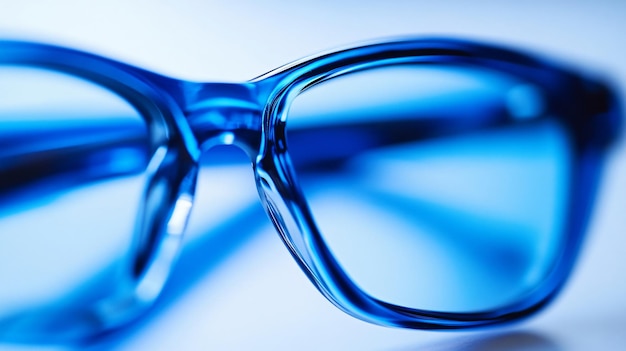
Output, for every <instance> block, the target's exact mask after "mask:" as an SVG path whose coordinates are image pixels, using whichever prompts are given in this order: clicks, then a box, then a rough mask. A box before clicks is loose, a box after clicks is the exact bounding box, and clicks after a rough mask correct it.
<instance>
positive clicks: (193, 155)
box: [0, 38, 621, 340]
mask: <svg viewBox="0 0 626 351" xmlns="http://www.w3.org/2000/svg"><path fill="white" fill-rule="evenodd" d="M404 63H412V64H429V63H452V64H457V63H461V64H471V65H476V66H480V67H485V68H489V69H492V70H496V71H498V72H503V73H506V74H508V75H511V76H514V77H520V78H522V79H524V80H525V81H528V82H531V83H533V84H536V85H537V86H539V87H541V88H542V89H543V90H544V91H545V93H546V94H547V96H548V99H547V101H548V104H549V105H548V109H550V110H551V111H553V112H556V113H553V114H552V117H551V118H557V119H559V121H560V122H561V123H562V124H563V125H564V126H565V127H566V128H567V130H568V133H569V134H570V136H571V138H572V145H573V150H572V155H573V156H572V170H571V174H570V177H571V183H570V189H569V190H570V196H571V200H570V201H569V204H568V205H567V206H568V207H567V213H568V214H567V216H566V220H565V221H566V222H565V229H564V230H565V233H566V234H565V235H566V236H567V237H568V238H569V240H568V243H567V247H566V248H565V249H564V250H563V251H562V252H560V254H559V258H558V259H557V263H555V266H554V269H553V270H552V271H551V272H550V274H549V275H548V276H547V277H546V278H545V279H544V280H543V282H542V285H541V286H539V287H536V289H534V290H533V291H532V292H531V293H529V294H528V295H526V296H525V298H524V299H523V300H520V301H516V302H514V303H512V304H510V305H507V306H503V307H502V308H499V309H495V310H490V311H481V312H475V313H449V312H437V311H425V310H417V309H410V308H406V307H402V306H397V305H393V304H390V303H387V302H384V301H380V300H377V299H375V298H373V297H371V296H369V295H367V294H366V293H365V292H363V291H362V290H361V289H360V288H359V287H358V286H356V285H355V284H354V283H353V282H352V281H351V280H350V278H349V277H348V276H347V275H346V273H345V272H344V271H343V270H342V268H341V266H340V265H339V264H338V262H337V261H336V260H335V258H334V257H333V255H332V253H331V252H330V250H329V249H328V247H327V246H326V244H325V243H324V240H323V239H322V236H321V234H320V231H319V229H318V228H317V226H316V224H315V220H314V218H313V214H312V213H311V210H310V209H309V207H308V204H307V200H306V198H305V196H304V195H303V193H302V191H301V190H300V187H299V185H298V182H297V179H296V178H297V175H296V172H295V171H294V167H293V164H292V162H291V160H290V158H289V147H288V143H287V138H286V123H287V111H288V108H289V105H290V103H291V101H293V99H294V97H295V96H297V95H298V94H300V93H301V92H302V91H303V90H305V89H307V88H309V87H311V86H314V85H316V84H319V83H321V82H324V81H326V80H328V79H332V78H334V77H337V76H341V75H344V74H347V73H350V72H354V71H359V70H364V69H369V68H374V67H381V66H387V65H394V64H404ZM0 64H1V65H8V64H11V65H26V66H36V67H42V68H47V69H51V70H55V71H61V72H65V73H68V74H70V75H73V76H77V77H80V78H82V79H86V80H88V81H91V82H93V83H95V84H98V85H100V86H103V87H105V88H107V89H109V90H111V91H112V92H115V93H116V94H118V95H119V96H121V97H122V98H124V99H125V100H126V101H128V102H129V103H130V104H131V105H132V106H133V107H134V108H136V109H137V111H138V112H139V113H140V114H141V115H142V116H143V118H145V120H146V123H147V124H148V126H149V129H150V133H149V135H150V138H151V140H150V141H151V145H150V146H151V153H150V155H151V160H150V162H149V165H148V168H147V173H148V174H149V177H148V179H149V180H148V182H147V185H146V188H145V192H144V196H143V198H144V201H143V203H142V206H141V209H140V211H139V215H138V216H137V218H138V224H137V225H138V227H137V228H138V229H137V230H136V232H135V233H134V235H135V239H134V240H135V243H134V248H133V255H132V257H133V264H132V268H131V270H132V279H133V282H134V285H133V286H132V287H131V288H130V289H126V290H124V291H122V292H121V293H120V295H119V296H118V295H116V296H113V297H112V299H111V300H106V301H103V302H102V303H100V304H99V305H98V306H95V307H93V310H90V311H86V312H87V313H86V315H87V314H89V315H90V316H91V317H96V319H95V320H96V321H97V323H95V324H94V326H93V330H91V332H90V333H92V332H93V333H98V332H100V331H104V330H108V329H113V328H118V327H120V326H122V325H124V324H125V323H127V322H129V321H131V320H133V319H135V318H136V317H137V316H138V315H140V314H141V313H142V312H143V311H144V310H145V309H146V308H148V307H149V306H150V305H151V304H152V303H153V302H154V300H155V299H156V298H157V297H158V295H159V292H160V291H161V289H162V287H163V285H164V284H165V282H166V280H167V277H168V275H169V271H170V269H171V267H172V266H173V264H174V263H175V259H176V256H177V253H178V251H179V247H180V246H181V238H182V234H183V232H184V227H185V225H186V222H187V220H188V217H189V213H190V210H191V208H192V206H193V198H194V196H195V182H196V176H197V172H198V168H199V159H200V156H201V155H202V154H203V153H204V152H206V151H207V150H209V149H211V148H213V147H215V146H219V145H234V146H237V147H239V148H241V149H243V150H244V151H245V152H246V154H247V155H248V156H249V157H250V160H251V163H252V166H253V169H254V176H255V181H256V184H257V190H258V192H259V196H260V199H261V202H262V204H263V207H264V208H265V210H266V212H267V213H268V215H269V217H270V219H271V221H272V223H273V224H274V226H275V228H276V230H277V231H278V233H279V235H280V237H281V238H282V240H283V242H284V243H285V245H286V246H287V248H288V249H289V251H290V253H291V254H292V256H293V257H294V258H295V260H296V262H297V263H298V264H299V265H300V267H301V268H302V270H303V271H304V273H305V274H306V275H307V277H308V278H309V279H310V280H311V282H312V283H313V284H314V286H315V287H316V288H317V289H318V290H319V291H320V292H321V293H322V294H323V295H324V296H325V297H326V298H327V299H328V300H330V301H331V302H332V303H333V304H334V305H335V306H337V307H338V308H340V309H341V310H343V311H345V312H346V313H348V314H350V315H352V316H354V317H357V318H359V319H362V320H365V321H368V322H371V323H375V324H381V325H387V326H398V327H406V328H418V329H461V328H473V327H481V326H487V325H492V324H499V323H505V322H510V321H513V320H517V319H520V318H522V317H526V316H528V315H530V314H532V313H533V312H535V311H537V310H539V309H540V308H542V307H543V306H545V305H546V304H547V303H548V302H549V301H551V300H552V299H553V298H554V297H555V296H556V295H557V293H558V292H559V290H560V289H561V288H562V287H563V285H564V283H565V281H566V279H567V277H568V275H569V274H570V273H571V270H572V267H573V266H574V262H575V259H576V256H577V255H578V252H579V250H580V247H581V244H582V242H583V237H584V231H585V227H586V226H587V223H588V220H589V217H590V214H591V209H592V205H593V202H594V201H593V200H594V197H595V193H596V189H597V187H598V183H599V179H600V176H601V164H602V162H603V156H604V155H605V153H606V150H607V148H608V147H609V146H610V144H612V143H613V142H614V141H615V140H616V139H617V138H618V136H619V131H620V128H621V117H620V113H619V112H620V108H619V104H618V99H617V98H616V96H615V93H614V92H613V91H612V88H611V87H609V86H608V85H607V84H606V83H604V82H601V81H596V80H594V79H592V78H588V77H585V76H583V75H582V74H579V73H577V72H576V71H575V70H570V69H567V68H563V66H562V65H561V64H556V63H552V62H551V61H548V60H545V59H540V58H538V57H536V56H535V55H528V54H525V53H520V52H517V51H515V50H510V49H507V48H501V47H496V46H492V45H488V44H481V43H477V42H472V41H468V40H457V39H441V38H433V39H430V38H407V39H400V40H393V41H385V42H375V43H370V44H366V45H361V46H356V47H350V48H345V49H341V50H338V51H332V52H326V53H323V54H320V55H317V56H313V57H310V58H305V59H302V60H300V61H296V62H294V63H291V64H289V65H286V66H283V67H281V68H278V69H276V70H274V71H271V72H269V73H267V74H265V75H262V76H260V77H257V78H255V79H253V80H251V81H248V82H245V83H198V82H189V81H183V80H177V79H173V78H169V77H164V76H162V75H159V74H156V73H153V72H149V71H147V70H144V69H141V68H137V67H134V66H131V65H128V64H124V63H121V62H117V61H114V60H111V59H108V58H104V57H100V56H96V55H93V54H89V53H84V52H80V51H77V50H73V49H68V48H62V47H58V46H52V45H45V44H38V43H27V42H16V41H3V42H0ZM208 112H211V113H208ZM216 115H217V116H220V118H215V116H216ZM159 184H166V185H167V189H168V191H167V192H166V194H165V196H163V197H162V198H159V199H158V201H151V202H156V203H157V205H156V206H157V208H149V207H148V206H147V205H146V199H148V198H151V197H152V196H154V193H155V192H154V191H153V189H154V188H155V187H156V186H157V185H159ZM425 288H427V287H425ZM41 332H42V333H43V334H41V335H38V336H37V337H35V338H34V339H37V340H48V339H50V338H54V337H53V336H51V335H45V331H43V330H42V331H41Z"/></svg>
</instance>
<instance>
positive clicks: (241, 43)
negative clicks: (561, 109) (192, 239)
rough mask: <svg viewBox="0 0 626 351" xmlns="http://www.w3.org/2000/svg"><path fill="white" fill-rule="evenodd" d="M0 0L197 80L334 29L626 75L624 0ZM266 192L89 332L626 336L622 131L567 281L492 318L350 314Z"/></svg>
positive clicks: (336, 36)
mask: <svg viewBox="0 0 626 351" xmlns="http://www.w3.org/2000/svg"><path fill="white" fill-rule="evenodd" d="M0 9H1V10H0V35H1V36H4V37H11V38H30V39H36V40H40V41H51V42H55V43H61V44H64V45H68V46H73V47H78V48H82V49H86V50H90V51H95V52H98V53H101V54H104V55H107V56H111V57H114V58H117V59H121V60H124V61H127V62H131V63H135V64H137V65H141V66H143V67H146V68H149V69H153V70H156V71H159V72H161V73H165V74H169V75H174V76H177V77H181V78H187V79H193V80H228V81H240V80H244V79H248V78H252V77H254V76H256V75H259V74H262V73H264V72H265V71H267V70H270V69H272V68H275V67H277V66H279V65H281V64H284V63H287V62H289V61H290V60H294V59H297V58H300V57H302V56H304V55H307V54H311V53H315V52H317V51H320V50H325V49H329V48H333V47H336V46H337V45H344V44H349V43H353V42H355V41H362V40H368V39H371V38H379V37H385V36H390V35H407V34H420V35H429V34H437V35H453V36H463V37H472V38H477V39H486V40H490V41H497V42H502V43H506V44H507V45H512V46H522V47H526V48H530V49H532V50H535V51H539V52H545V53H546V54H551V55H552V56H556V57H559V58H563V59H565V60H567V61H571V62H576V63H580V64H583V65H586V66H589V67H594V68H597V69H598V70H599V71H600V72H603V73H604V74H606V75H607V76H610V77H612V78H613V79H614V80H615V81H616V82H617V83H619V84H621V85H622V86H626V45H625V44H626V39H625V38H626V37H625V36H624V33H626V2H624V1H620V0H600V1H598V0H594V1H552V2H551V3H550V4H547V3H546V2H545V1H539V0H535V1H518V2H507V3H506V4H504V3H503V2H501V1H474V2H469V1H447V2H444V1H440V2H438V1H342V0H339V1H317V2H316V1H293V2H289V3H287V2H283V1H278V0H273V1H252V0H250V1H231V2H218V1H196V2H193V1H189V0H185V1H173V0H164V1H160V2H156V1H153V2H150V1H121V0H120V1H100V2H95V1H68V0H58V1H30V2H25V1H22V2H17V1H11V0H0ZM622 91H624V90H623V89H622ZM624 100H626V99H624ZM239 179H240V177H239V176H236V177H235V176H233V177H229V182H228V183H226V184H224V185H223V186H221V187H220V191H227V192H230V194H231V195H232V196H237V198H238V199H241V200H242V204H245V203H246V199H248V198H250V199H253V198H254V196H255V192H254V189H253V181H252V176H251V173H250V172H249V171H246V172H244V173H242V175H241V181H242V182H243V183H241V182H235V180H237V181H238V180H239ZM231 182H232V183H231ZM231 184H232V185H231ZM235 184H237V185H235ZM242 184H243V185H242ZM205 185H206V184H204V185H203V184H201V185H200V188H199V193H198V199H199V200H200V201H204V202H207V203H209V202H211V201H212V200H213V198H212V197H211V190H210V189H208V188H207V187H205ZM226 195H228V194H225V196H226ZM203 206H204V205H200V206H198V208H197V210H198V211H195V212H194V215H193V216H194V221H195V224H193V226H194V227H195V228H198V227H201V226H203V225H202V223H201V222H203V221H206V222H211V223H214V222H215V218H213V217H211V216H209V215H205V214H204V213H201V208H202V207H203ZM244 206H245V205H244ZM255 206H257V207H254V208H253V210H249V211H248V212H247V215H249V217H250V218H248V217H247V216H246V217H241V219H238V220H237V221H235V223H230V224H229V226H227V227H225V226H221V227H219V229H218V230H217V232H218V234H213V235H221V236H223V237H224V238H232V236H237V235H239V236H242V237H244V238H246V239H245V240H242V241H241V242H240V243H238V244H237V245H235V244H233V245H231V247H232V250H231V254H230V255H228V256H225V255H224V256H219V257H217V258H216V257H214V255H213V256H212V251H211V250H210V249H209V248H207V249H206V254H205V255H203V254H200V255H198V257H197V258H198V259H196V260H194V261H191V263H189V261H187V262H188V264H187V265H186V266H184V268H186V269H191V268H194V267H196V266H195V264H197V265H198V267H200V266H204V267H203V269H200V270H199V272H198V273H197V274H196V275H195V277H197V279H187V280H185V279H182V281H183V282H186V283H185V284H182V283H180V280H179V283H180V284H179V285H178V287H177V288H174V290H176V291H177V292H176V293H175V294H172V296H173V297H172V298H169V299H168V298H166V299H165V302H166V303H164V304H161V305H160V306H159V307H158V308H157V309H156V310H155V311H154V313H152V314H151V315H149V316H147V318H145V319H143V320H142V321H141V322H140V323H138V324H136V325H134V326H133V327H131V328H128V329H126V330H124V331H123V332H120V333H116V334H113V335H111V336H110V337H108V338H106V339H104V340H102V342H100V343H98V344H94V345H93V346H92V347H91V348H92V349H94V350H96V349H110V348H115V349H124V350H137V349H145V350H171V349H186V350H194V349H198V350H210V349H215V350H224V349H226V350H240V349H245V350H248V349H272V350H283V349H299V350H303V349H304V350H308V349H311V350H314V349H315V350H317V349H327V350H335V349H336V350H343V349H358V350H416V349H428V350H511V349H513V350H518V349H519V350H590V349H597V350H624V349H626V333H625V331H626V278H625V277H624V274H623V270H624V268H625V267H626V236H625V235H624V233H625V229H624V228H626V220H625V219H624V213H625V211H626V147H625V146H624V145H620V146H619V147H618V148H617V149H616V150H615V152H614V153H613V154H612V156H611V158H610V159H609V164H608V167H607V173H606V177H605V181H604V185H603V187H602V192H601V193H600V196H599V201H598V206H597V211H596V215H595V217H594V220H593V221H592V225H591V228H590V233H589V240H588V241H587V245H586V247H585V250H584V252H583V255H582V257H581V260H580V262H579V265H578V269H577V270H576V272H575V274H574V276H573V277H572V280H571V283H570V284H569V285H568V286H567V288H566V290H565V291H564V293H563V294H562V295H561V296H560V298H559V299H558V300H557V301H556V302H555V303H554V304H552V305H551V306H550V307H549V308H548V309H547V310H545V311H544V312H543V313H541V314H539V315H538V316H536V317H534V318H532V319H530V320H528V321H525V322H523V323H520V324H517V325H515V326H511V327H504V328H500V329H496V330H492V331H482V332H471V333H465V332H464V333H433V332H425V331H412V330H400V329H389V328H382V327H378V326H373V325H369V324H366V323H364V322H361V321H358V320H355V319H353V318H352V317H349V316H347V315H345V314H343V313H342V312H340V311H339V310H337V309H336V308H335V307H334V306H332V305H331V304H330V303H328V302H327V301H326V300H324V298H323V297H322V296H321V295H320V294H319V293H318V292H317V291H316V290H315V289H314V288H313V287H312V285H311V284H310V283H309V282H308V281H307V280H306V278H305V277H304V275H303V274H302V273H301V272H300V271H299V268H298V267H297V266H296V264H295V263H294V262H293V260H292V259H291V258H290V257H289V255H288V253H287V250H286V249H285V248H284V247H282V244H281V243H280V241H279V239H278V236H277V235H276V234H275V233H274V232H273V230H271V228H270V227H269V221H268V220H267V219H265V218H264V217H263V214H262V213H261V211H260V208H259V207H258V205H255ZM256 220H258V223H259V225H258V226H254V225H253V223H257V222H255V221H256ZM242 227H244V228H243V229H238V228H242ZM192 229H193V228H192ZM209 246H210V245H209ZM218 250H219V249H218ZM194 258H195V256H194ZM183 262H184V261H183ZM196 268H197V267H196ZM194 274H195V273H194ZM191 275H193V274H191ZM174 282H176V281H174ZM3 346H4V347H6V348H13V347H14V346H11V345H3Z"/></svg>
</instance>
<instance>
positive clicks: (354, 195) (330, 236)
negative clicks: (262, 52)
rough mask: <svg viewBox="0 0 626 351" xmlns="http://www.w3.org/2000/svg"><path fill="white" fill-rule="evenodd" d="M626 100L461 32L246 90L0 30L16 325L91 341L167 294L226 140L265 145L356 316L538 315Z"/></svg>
mask: <svg viewBox="0 0 626 351" xmlns="http://www.w3.org/2000/svg"><path fill="white" fill-rule="evenodd" d="M617 105H618V104H617V101H616V98H615V94H614V93H613V92H612V91H611V89H610V87H609V86H608V85H606V84H605V83H603V82H601V81H597V80H595V79H592V78H589V77H585V76H583V75H582V74H580V73H578V72H574V71H570V70H568V69H565V68H562V67H560V66H558V65H555V64H553V63H551V62H549V61H546V60H543V59H538V58H535V57H533V56H528V55H526V54H523V53H517V52H515V51H510V50H508V49H503V48H497V47H493V46H489V45H483V44H479V43H474V42H468V41H460V40H448V39H444V40H441V39H436V40H430V39H409V40H401V41H394V42H384V43H374V44H370V45H365V46H360V47H354V48H348V49H344V50H340V51H335V52H329V53H325V54H322V55H319V56H316V57H313V58H308V59H305V60H302V61H297V62H295V63H292V64H290V65H287V66H284V67H282V68H279V69H277V70H275V71H272V72H270V73H268V74H266V75H263V76H261V77H258V78H256V79H254V80H252V81H249V82H246V83H242V84H231V83H195V82H188V81H181V80H176V79H172V78H167V77H163V76H161V75H157V74H155V73H151V72H148V71H145V70H142V69H139V68H136V67H132V66H129V65H126V64H123V63H119V62H114V61H112V60H109V59H106V58H102V57H98V56H94V55H91V54H87V53H83V52H79V51H74V50H70V49H65V48H60V47H55V46H48V45H41V44H33V43H23V42H0V260H1V261H0V287H1V288H0V339H2V340H13V341H26V342H67V341H75V340H85V339H88V338H90V337H93V336H95V335H98V334H99V333H102V332H104V331H108V330H111V329H115V328H118V327H121V326H123V325H124V324H126V323H128V322H129V321H131V320H133V319H134V318H136V317H137V316H138V315H140V314H141V313H142V312H143V311H145V310H146V309H147V308H149V307H150V305H151V304H152V303H153V302H154V300H155V299H156V298H157V297H158V295H159V292H160V291H161V288H162V287H163V285H164V284H165V282H166V280H167V278H168V274H169V272H170V268H171V267H172V265H173V264H174V262H175V259H176V255H177V252H178V249H179V246H180V244H181V239H182V234H183V232H184V229H185V225H186V222H187V219H188V216H189V213H190V211H191V209H192V207H193V202H194V196H195V194H194V190H195V184H196V178H197V174H198V170H199V167H200V165H199V159H200V156H201V155H203V154H204V153H205V152H206V151H207V150H210V149H212V150H216V151H215V152H216V153H220V152H221V153H222V156H223V157H220V158H218V159H216V160H218V161H219V162H228V157H227V156H228V154H227V153H225V152H224V151H223V149H222V148H215V149H213V148H214V147H217V146H221V145H234V146H236V147H239V148H241V149H242V150H244V151H245V153H246V154H247V155H248V156H249V158H250V160H251V163H252V167H253V169H254V177H255V179H256V184H257V189H258V192H259V196H260V199H261V202H262V204H263V206H264V207H265V209H266V211H267V214H268V215H269V218H270V219H271V221H272V223H273V224H274V226H275V227H276V229H277V231H278V233H279V235H280V237H281V238H282V240H283V241H284V243H285V244H286V246H287V248H288V249H289V251H290V252H291V254H292V255H293V257H294V258H295V260H296V262H297V263H298V264H299V265H300V267H301V268H302V270H303V271H304V273H305V274H306V275H307V276H308V277H309V279H310V280H311V282H312V283H313V285H314V286H315V287H316V288H317V289H318V290H319V291H320V292H321V293H322V294H323V295H324V296H325V297H326V298H328V300H330V301H331V302H332V303H333V304H334V305H336V306H337V307H339V308H340V309H342V310H343V311H345V312H347V313H349V314H351V315H353V316H355V317H357V318H360V319H362V320H365V321H368V322H372V323H377V324H381V325H388V326H398V327H407V328H422V329H458V328H470V327H479V326H486V325H492V324H496V323H502V322H508V321H512V320H516V319H519V318H522V317H525V316H527V315H529V314H531V313H533V312H535V311H536V310H538V309H540V308H541V307H543V306H544V305H545V304H546V303H547V302H549V301H550V300H551V299H552V298H553V297H554V296H555V295H556V294H557V292H558V291H559V290H560V288H561V287H562V286H563V284H564V282H565V280H566V278H567V276H568V274H569V273H570V271H571V269H572V266H573V264H574V261H575V258H576V256H577V253H578V251H579V248H580V246H581V242H582V239H583V232H584V228H585V226H586V223H587V220H588V218H589V214H590V210H591V208H592V203H593V198H594V193H595V190H596V187H597V184H598V182H599V176H600V168H601V167H600V166H601V163H602V159H603V156H604V154H605V153H606V151H607V149H608V147H609V146H610V145H611V144H612V143H613V142H614V141H615V139H617V137H618V131H619V130H620V126H621V125H620V123H621V121H620V115H619V111H618V106H617ZM219 150H222V151H219ZM218 161H216V162H218ZM214 186H216V187H219V186H220V184H214ZM200 195H201V196H206V197H211V193H207V194H200ZM233 235H236V233H234V234H233ZM210 254H211V253H210V252H209V253H207V255H210Z"/></svg>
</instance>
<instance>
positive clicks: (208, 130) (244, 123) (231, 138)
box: [185, 83, 263, 155]
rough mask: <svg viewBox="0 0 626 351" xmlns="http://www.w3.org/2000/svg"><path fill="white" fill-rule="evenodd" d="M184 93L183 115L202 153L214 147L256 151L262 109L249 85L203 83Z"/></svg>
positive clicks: (251, 86) (258, 142) (252, 152)
mask: <svg viewBox="0 0 626 351" xmlns="http://www.w3.org/2000/svg"><path fill="white" fill-rule="evenodd" d="M188 91H191V92H192V93H191V94H190V96H188V101H187V102H186V108H185V114H186V116H187V121H188V123H189V126H190V127H191V130H192V133H193V135H194V136H195V138H196V140H197V141H198V145H200V148H201V150H202V151H205V150H207V149H209V148H211V147H213V146H217V145H235V146H239V147H240V148H242V149H243V150H244V151H245V152H246V153H248V154H250V155H252V154H254V153H255V152H257V151H258V148H259V145H260V141H261V127H262V117H261V116H262V111H263V106H262V105H261V104H260V103H259V101H258V98H257V97H256V92H255V86H254V85H253V84H252V83H244V84H234V83H204V84H196V85H195V86H194V87H190V89H188Z"/></svg>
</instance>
